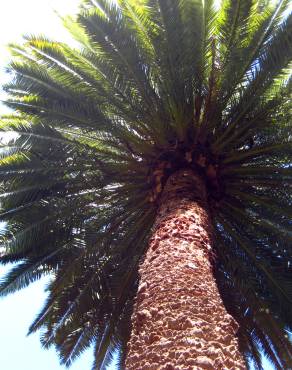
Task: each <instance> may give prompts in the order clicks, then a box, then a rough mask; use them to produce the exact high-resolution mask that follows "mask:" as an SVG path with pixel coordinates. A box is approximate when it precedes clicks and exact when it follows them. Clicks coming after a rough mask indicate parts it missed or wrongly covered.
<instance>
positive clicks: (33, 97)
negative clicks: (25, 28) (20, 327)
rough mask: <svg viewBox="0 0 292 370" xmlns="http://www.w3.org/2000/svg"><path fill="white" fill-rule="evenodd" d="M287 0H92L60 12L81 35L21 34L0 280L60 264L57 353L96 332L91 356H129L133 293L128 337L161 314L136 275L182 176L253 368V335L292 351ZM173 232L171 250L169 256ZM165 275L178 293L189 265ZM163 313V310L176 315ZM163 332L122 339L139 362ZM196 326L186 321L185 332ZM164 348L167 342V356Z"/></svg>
mask: <svg viewBox="0 0 292 370" xmlns="http://www.w3.org/2000/svg"><path fill="white" fill-rule="evenodd" d="M288 8H289V1H285V0H283V1H279V2H277V3H275V2H269V1H261V0H259V1H256V0H244V1H243V0H235V1H231V0H223V2H222V4H221V7H220V9H219V10H216V9H215V7H214V2H213V1H211V0H205V1H201V0H160V1H159V0H119V1H116V2H112V1H106V0H92V1H89V0H87V1H83V2H82V4H81V6H80V12H79V14H78V16H77V17H76V19H75V18H74V19H73V18H70V17H67V18H65V19H64V24H65V26H66V27H67V28H68V29H69V30H70V31H71V33H72V35H73V36H74V38H75V40H76V42H78V44H79V46H78V47H77V46H76V48H72V47H69V46H68V45H65V44H63V43H60V42H55V41H52V40H48V39H46V38H45V37H27V38H26V42H25V44H24V45H11V47H10V48H11V52H12V54H13V59H12V62H11V63H10V66H9V70H10V71H11V74H12V81H11V83H9V84H7V85H6V86H5V89H6V91H7V93H8V94H9V98H8V99H7V101H6V104H7V105H8V106H9V107H11V108H12V109H13V110H14V112H13V113H12V114H11V115H7V116H5V117H2V120H1V130H2V131H3V132H14V133H15V134H14V136H13V139H11V140H10V142H9V143H7V142H4V143H3V146H2V150H1V162H0V177H1V191H2V195H1V221H4V222H6V228H5V230H3V231H2V235H1V237H2V245H1V251H2V255H1V263H3V264H6V263H17V265H16V266H15V267H13V268H12V269H11V271H10V272H9V273H8V274H7V275H6V276H5V277H4V278H3V279H2V282H1V287H0V290H1V294H2V295H6V294H9V293H13V292H15V291H17V290H19V289H21V288H23V287H25V286H27V285H28V284H30V283H31V282H33V281H35V280H37V279H39V278H40V277H41V276H43V275H46V274H49V275H50V276H51V280H50V284H49V286H48V298H47V301H46V302H45V305H44V308H43V309H42V311H41V312H40V313H39V315H38V316H37V318H36V319H35V321H34V322H33V324H32V325H31V327H30V329H29V332H30V333H32V332H34V331H36V330H38V329H40V328H42V329H43V334H42V339H41V340H42V343H43V345H44V346H45V347H49V346H50V345H55V346H56V348H57V350H58V352H59V355H60V359H61V362H62V363H64V364H66V365H70V364H71V363H72V361H73V360H74V359H75V358H76V357H78V356H79V355H80V354H81V353H82V352H83V351H84V350H85V349H86V348H87V347H89V346H90V345H94V364H93V369H100V368H103V367H105V366H106V364H108V363H109V361H110V360H111V358H112V355H113V353H114V352H115V350H116V349H119V353H120V356H119V361H120V364H121V366H123V365H122V364H123V362H124V360H125V356H126V354H127V351H126V350H125V349H126V343H127V341H128V339H129V336H130V329H129V328H130V326H129V320H130V316H131V312H132V311H133V310H132V307H133V302H134V301H136V302H138V303H137V305H138V306H137V307H136V308H135V309H134V314H133V316H132V321H133V323H132V324H133V328H134V329H133V330H135V333H136V334H135V336H136V337H135V338H136V339H137V340H138V341H139V340H140V339H141V338H140V339H139V338H138V336H139V333H138V329H137V327H138V324H139V322H138V321H139V320H140V321H141V320H142V319H143V320H144V319H145V320H146V321H147V319H149V320H150V321H152V322H153V323H154V325H156V323H157V319H155V315H154V316H153V315H152V313H151V312H149V310H148V311H147V310H146V312H145V310H143V312H144V313H143V312H142V313H143V314H144V316H145V317H144V318H143V317H142V316H143V315H142V316H141V312H140V314H139V315H140V316H139V315H138V313H139V312H138V313H137V312H136V311H137V310H138V311H139V299H140V301H141V299H142V298H141V297H140V298H139V299H138V300H137V299H136V300H135V299H134V298H135V295H136V291H137V286H138V280H139V279H138V278H139V276H138V275H139V274H138V268H139V265H140V266H141V269H140V275H141V274H142V275H143V271H144V270H143V268H145V264H147V266H149V265H150V267H151V263H152V262H151V261H152V259H153V256H152V257H151V255H150V256H148V255H146V257H145V260H144V262H142V261H143V256H145V253H146V251H147V249H148V244H149V238H150V237H151V235H152V233H153V232H154V233H156V234H157V233H159V230H157V228H158V229H159V226H157V224H159V222H160V221H161V220H160V221H159V220H157V218H156V217H157V214H158V215H159V217H160V219H161V217H162V215H161V214H162V213H163V212H164V213H165V212H167V211H173V210H171V209H169V208H167V209H166V208H165V206H164V205H165V203H164V202H169V200H168V199H167V194H168V193H171V187H175V186H177V188H179V187H180V186H181V187H180V189H179V191H178V192H177V194H176V199H175V202H178V203H179V202H180V201H181V199H178V198H179V197H178V193H181V194H182V198H183V201H184V202H186V201H189V202H190V204H191V205H195V206H198V205H199V206H200V207H201V209H203V211H204V212H206V215H207V216H206V217H207V219H206V218H205V219H204V220H205V221H206V220H207V221H206V222H207V224H208V225H207V226H208V229H209V230H211V231H210V232H209V234H208V238H209V239H208V242H210V243H211V245H212V249H211V250H209V251H208V253H207V254H206V253H205V251H204V253H205V254H204V256H205V257H206V256H208V258H209V260H206V258H205V260H206V261H205V262H206V264H207V265H208V263H209V265H208V266H209V267H210V266H211V267H210V268H212V271H213V272H212V274H213V275H212V276H213V281H212V284H213V283H214V282H215V281H216V284H217V286H218V288H219V290H220V293H221V296H222V299H223V301H224V304H225V306H226V308H227V310H228V312H229V314H230V315H232V316H233V318H234V319H235V320H236V322H237V323H238V327H237V325H235V324H234V327H236V328H237V329H236V330H235V331H234V332H233V333H232V337H234V338H236V343H237V340H238V343H239V346H240V350H241V353H242V354H243V355H244V357H245V359H246V361H248V360H249V359H252V360H253V361H254V364H255V366H256V368H258V369H261V368H262V365H261V355H260V351H263V352H264V353H265V354H266V356H267V357H268V358H269V359H270V361H271V362H272V363H273V364H274V366H275V367H276V368H277V369H283V368H286V369H288V368H291V367H292V346H291V341H290V339H289V336H288V333H289V330H290V329H291V327H292V280H291V272H292V266H291V263H292V249H291V239H292V238H291V216H292V212H291V180H292V169H291V152H292V143H291V134H292V133H291V101H290V98H291V79H289V68H291V64H289V63H291V57H292V16H291V15H288V16H287V15H286V14H287V9H288ZM284 14H285V15H286V16H285V17H284V16H283V15H284ZM10 138H11V136H10ZM6 140H7V138H6ZM182 179H183V181H182ZM181 182H185V184H184V185H182V184H181ZM196 184H197V187H198V189H196V194H193V189H192V186H193V185H194V188H195V187H196V186H195V185H196ZM198 184H199V185H198ZM166 188H167V189H168V190H167V191H165V189H166ZM188 191H189V195H188V194H186V193H187V192H188ZM172 195H173V194H172ZM192 197H193V198H192ZM199 198H200V199H199ZM198 199H199V200H198ZM172 206H174V208H175V204H174V203H172ZM159 217H158V218H159ZM155 220H156V223H155ZM186 222H189V223H192V218H191V217H190V218H189V219H188V220H187V221H186ZM211 223H212V226H211V225H210V224H211ZM201 226H202V225H201ZM153 230H154V231H153ZM197 230H198V229H197ZM170 233H171V232H170ZM193 233H194V234H193V235H191V240H197V239H198V238H196V236H197V235H196V231H194V232H193ZM156 234H155V235H154V237H152V238H151V239H150V245H151V248H150V249H151V250H152V249H154V248H153V245H152V244H153V243H154V241H153V240H154V239H155V240H156V241H155V243H156V242H157V237H156V236H157V235H156ZM178 234H179V233H178ZM153 238H154V239H153ZM199 239H200V238H199ZM175 240H176V241H177V244H179V243H181V238H180V237H179V236H178V239H175ZM205 240H206V235H205ZM187 242H188V241H187ZM161 243H162V244H161V245H162V246H163V245H164V244H163V242H161ZM189 243H192V241H190V242H189ZM210 243H209V244H210ZM207 244H208V243H207ZM209 244H208V247H210V245H209ZM172 247H173V248H170V249H168V251H167V252H168V253H162V254H160V257H159V258H162V260H160V261H162V262H161V264H162V265H163V263H164V262H165V260H167V258H170V259H171V258H172V257H171V251H172V250H173V251H176V250H177V248H175V247H176V245H175V243H174V244H173V245H172ZM161 248H162V247H161ZM163 248H164V247H163ZM204 248H205V249H206V243H205V244H204ZM176 252H177V251H176ZM173 253H174V252H173ZM163 256H164V260H163ZM171 261H172V262H173V259H171ZM180 262H181V261H180ZM195 264H196V263H194V264H193V265H192V264H189V269H188V276H192V273H191V271H194V272H193V275H195V271H196V268H198V266H195ZM153 266H155V268H157V269H159V266H158V264H157V263H156V264H155V261H153ZM209 267H208V269H209V270H208V269H207V270H208V271H209V272H210V268H209ZM169 268H170V267H169ZM207 270H206V269H205V270H200V271H202V274H203V273H205V272H206V271H207ZM151 271H152V273H151V274H150V275H151V276H150V278H152V277H155V269H152V270H151ZM159 271H160V273H161V270H159ZM209 272H208V273H209ZM206 273H207V272H206ZM170 275H171V274H170ZM170 275H168V277H167V279H163V276H162V277H161V276H160V280H159V282H158V283H157V284H156V286H158V288H157V289H158V290H157V291H156V293H157V292H158V293H159V292H161V291H165V290H166V294H169V296H171V300H173V299H174V296H177V297H178V299H180V297H179V296H180V293H179V291H176V292H171V286H172V285H173V280H175V279H176V278H177V276H178V275H175V276H170ZM173 275H174V274H173ZM147 276H149V271H148V275H147ZM169 276H170V277H169ZM203 277H204V276H203ZM144 278H145V277H144ZM207 278H208V279H209V278H210V276H208V277H206V279H207ZM141 279H142V280H141V281H143V276H141ZM169 279H170V280H171V279H172V283H171V284H170V288H169V286H168V288H167V289H170V290H169V291H168V290H167V289H165V287H164V286H165V285H164V284H165V282H164V280H166V281H168V280H169ZM208 279H207V280H208ZM215 279H216V280H215ZM144 280H145V279H144ZM197 285H198V287H197V288H196V289H197V290H196V289H193V291H192V295H193V299H194V300H195V299H196V296H197V293H198V291H199V290H200V284H197ZM145 286H147V281H146V282H145V281H143V282H142V283H140V287H139V292H140V293H141V291H142V293H143V291H144V293H143V294H144V296H145V289H146V288H145ZM173 287H174V288H175V289H177V286H175V285H173ZM216 289H217V288H216ZM140 293H139V294H140ZM173 293H174V294H173ZM143 294H142V295H143ZM140 295H141V294H140ZM156 296H157V295H155V294H153V295H152V296H150V301H151V298H152V299H153V302H154V301H155V297H156ZM147 299H148V301H149V294H148V298H147ZM195 302H198V301H195ZM202 302H203V303H202ZM202 302H201V305H202V307H200V309H202V310H203V311H204V310H205V309H206V310H207V311H206V312H207V313H208V315H209V317H212V315H213V314H212V312H210V309H209V308H208V302H206V301H202ZM218 302H219V301H218ZM154 303H155V302H154ZM156 303H157V302H156ZM173 303H174V304H175V302H173ZM186 305H187V306H192V297H190V296H189V297H187V299H186ZM213 308H214V307H213ZM213 308H212V309H213ZM220 309H221V308H220ZM208 310H209V311H208ZM135 312H136V313H135ZM149 315H150V318H149V317H148V316H149ZM162 316H163V315H162ZM214 316H216V315H214ZM205 318H206V317H205ZM168 319H169V318H168V317H167V315H165V316H164V317H162V318H161V315H160V319H159V320H160V321H161V320H162V325H163V324H165V326H166V327H167V326H169V322H168V321H167V320H168ZM186 319H187V318H186V317H185V318H184V320H185V321H186ZM149 320H148V322H149ZM163 320H164V321H163ZM222 320H223V318H222ZM140 324H141V323H140ZM140 324H139V325H140ZM205 324H206V320H205ZM223 324H224V323H223ZM147 325H148V324H147ZM147 325H146V326H145V325H144V327H143V330H144V334H145V330H146V334H147ZM140 329H141V328H140ZM141 330H142V329H141ZM204 330H205V329H204ZM206 330H207V331H208V328H206ZM220 330H221V329H220ZM197 332H198V333H199V332H200V330H198V329H197ZM214 333H215V331H214ZM200 335H202V333H201V334H200ZM198 336H199V334H198ZM154 337H155V336H154ZM198 338H199V337H198ZM211 339H212V338H211ZM148 340H150V339H149V336H148ZM155 340H156V342H155ZM132 342H133V339H132ZM153 342H155V343H157V338H152V340H151V341H150V342H149V343H148V344H147V343H146V342H145V343H146V344H145V343H144V347H143V345H141V348H140V352H141V353H140V355H139V353H134V354H133V353H132V354H131V348H133V343H132V344H131V345H130V346H129V348H130V350H129V356H130V358H132V360H128V361H129V362H128V363H129V365H128V366H129V368H130V366H132V365H130V362H131V361H132V363H135V361H134V357H135V356H136V358H137V356H138V359H139V358H140V361H142V360H143V356H144V355H145V353H146V351H145V350H146V347H145V345H147V347H148V348H150V347H151V346H152V343H153ZM158 342H159V340H158ZM199 342H200V338H199ZM139 343H140V342H139ZM155 343H154V344H155ZM195 343H196V335H195V334H193V338H192V340H189V342H188V345H189V347H192V346H195ZM202 343H203V341H202V340H201V342H200V345H202ZM160 344H162V343H160ZM208 345H209V344H208V343H207V346H208ZM203 347H204V346H203ZM233 347H234V346H233ZM161 348H162V347H161ZM216 350H217V352H216V353H219V354H220V350H221V349H220V348H217V349H216ZM211 352H212V351H211ZM165 353H167V350H166V349H163V348H162V349H161V351H160V352H159V353H157V355H158V356H156V357H158V359H157V361H158V363H157V364H158V365H159V361H160V359H163V361H164V360H165V359H164V355H165ZM172 354H173V352H172V353H168V355H172ZM213 354H214V352H213ZM221 354H222V353H221ZM175 355H176V354H175ZM222 355H223V357H224V353H223V354H222ZM139 356H140V357H139ZM204 356H205V357H204ZM206 356H207V352H206V348H202V356H199V357H200V361H201V362H198V363H197V366H199V368H200V366H201V367H202V368H204V366H205V367H206V366H207V367H208V366H212V365H210V364H212V362H210V361H211V360H212V358H211V359H207V360H208V361H209V362H208V361H207V362H206ZM202 357H203V360H204V361H205V362H204V361H202ZM227 357H228V356H227ZM189 359H190V360H195V361H196V360H198V358H189ZM189 359H184V361H188V360H189ZM228 361H230V358H229V359H228ZM170 362H171V360H170ZM136 363H137V362H136ZM162 363H164V362H162ZM195 363H196V362H195ZM200 363H201V365H200ZM140 364H142V362H140ZM184 364H185V365H184V366H185V367H183V368H184V369H185V368H187V366H186V362H184ZM213 364H215V363H213ZM158 365H157V366H156V365H153V364H152V365H151V366H152V367H149V368H158ZM233 365H234V364H233ZM233 365H232V364H231V365H230V364H229V363H227V362H226V364H224V365H223V367H224V368H229V367H230V368H231V367H232V366H233ZM133 366H134V368H135V366H136V368H142V365H141V366H140V367H139V365H133ZM143 366H144V365H143ZM145 366H146V365H145ZM153 366H154V367H153ZM155 366H156V367H155ZM159 366H160V365H159ZM165 366H166V367H165V368H169V369H171V368H172V367H171V366H172V365H171V363H170V364H168V365H167V364H166V365H165ZM167 366H168V367H167ZM177 366H178V367H177V368H180V367H179V366H181V365H179V364H177ZM188 366H189V365H188ZM213 366H214V367H215V368H216V366H217V368H220V366H221V365H220V364H219V363H217V365H216V364H215V365H213ZM240 366H241V365H240ZM143 368H144V367H143ZM145 368H147V366H146V367H145ZM190 368H192V367H191V365H190Z"/></svg>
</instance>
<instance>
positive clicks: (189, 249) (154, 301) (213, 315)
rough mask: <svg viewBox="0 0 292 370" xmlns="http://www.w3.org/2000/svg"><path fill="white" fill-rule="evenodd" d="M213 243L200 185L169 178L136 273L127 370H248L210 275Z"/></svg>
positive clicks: (179, 176) (182, 175)
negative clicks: (145, 251) (151, 234)
mask: <svg viewBox="0 0 292 370" xmlns="http://www.w3.org/2000/svg"><path fill="white" fill-rule="evenodd" d="M211 239H212V228H211V223H210V218H209V214H208V211H207V201H206V190H205V184H204V182H203V180H202V179H201V178H200V177H199V176H197V175H195V174H194V173H193V172H191V171H188V170H185V171H179V172H177V173H175V174H173V175H172V176H171V177H170V178H169V179H168V181H167V183H166V186H165V188H164V190H163V194H162V197H161V201H160V207H159V211H158V215H157V219H156V223H155V226H154V232H153V236H152V238H151V240H150V245H149V249H148V251H147V254H146V257H145V260H144V261H143V263H142V264H141V266H140V269H139V273H140V277H141V279H140V283H139V289H138V293H137V299H136V303H135V307H134V312H133V315H132V325H133V327H132V334H131V338H130V341H129V344H128V355H127V359H126V369H135V370H146V369H147V370H150V369H153V370H157V369H165V370H167V369H168V370H171V369H183V370H187V369H192V370H194V369H245V368H246V367H245V362H244V360H243V357H242V356H241V354H240V352H239V349H238V341H237V338H236V331H237V329H238V324H237V323H236V321H235V320H234V319H233V317H231V316H230V315H229V314H228V313H227V311H226V309H225V307H224V305H223V302H222V299H221V297H220V294H219V292H218V288H217V286H216V281H215V278H214V275H213V268H212V262H211V259H212V251H211Z"/></svg>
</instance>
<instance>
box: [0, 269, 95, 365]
mask: <svg viewBox="0 0 292 370" xmlns="http://www.w3.org/2000/svg"><path fill="white" fill-rule="evenodd" d="M5 270H7V268H5V267H0V276H3V273H4V272H5ZM46 281H47V279H43V280H41V281H38V282H36V283H34V284H31V285H30V286H29V287H28V288H26V289H23V290H21V291H20V292H17V293H15V294H13V295H10V296H8V297H5V298H0V333H1V334H0V359H1V360H0V368H1V369H3V370H40V369H42V370H59V369H60V370H61V369H65V367H64V366H61V365H59V361H58V357H57V354H56V352H55V350H54V348H52V349H50V350H44V349H42V348H41V344H40V341H39V338H40V333H36V334H32V335H30V336H28V337H27V336H26V334H27V330H28V327H29V324H30V323H31V322H32V320H33V318H34V317H35V316H36V314H37V313H38V312H39V310H40V309H41V307H42V305H43V303H44V301H45V298H46V294H45V293H44V287H45V285H46ZM92 360H93V356H92V352H91V351H90V350H89V351H87V353H84V354H83V356H81V357H80V359H78V360H77V361H76V362H75V363H74V364H73V365H72V367H71V368H70V369H71V370H87V369H88V370H89V369H90V367H91V364H92Z"/></svg>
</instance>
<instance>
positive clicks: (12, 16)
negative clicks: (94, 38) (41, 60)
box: [0, 0, 93, 370]
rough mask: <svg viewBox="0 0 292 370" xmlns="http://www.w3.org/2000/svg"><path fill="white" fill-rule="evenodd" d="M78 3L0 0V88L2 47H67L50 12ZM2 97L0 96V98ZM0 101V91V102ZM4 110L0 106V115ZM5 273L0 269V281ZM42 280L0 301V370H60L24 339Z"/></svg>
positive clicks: (34, 341)
mask: <svg viewBox="0 0 292 370" xmlns="http://www.w3.org/2000/svg"><path fill="white" fill-rule="evenodd" d="M78 3H79V0H25V1H24V0H9V1H8V0H0V56H1V57H0V85H2V84H3V83H5V82H6V81H7V76H6V75H5V73H4V69H5V66H6V65H7V63H8V60H9V53H8V51H7V49H6V45H7V44H8V43H9V42H18V41H20V40H21V35H23V34H37V33H42V34H46V35H47V36H49V37H51V38H54V39H56V40H59V41H65V42H68V43H70V42H71V41H70V36H69V34H68V33H67V32H66V31H65V30H64V28H63V27H62V24H61V21H60V20H59V18H58V17H57V16H56V14H55V12H54V10H56V11H57V12H58V13H60V14H62V15H63V14H67V13H69V14H72V13H74V12H76V10H77V5H78ZM1 95H2V96H1ZM2 97H3V94H1V91H0V98H2ZM4 112H6V109H5V108H4V107H3V106H1V105H0V114H1V113H4ZM5 271H7V268H6V267H1V266H0V278H1V276H3V273H4V272H5ZM45 285H46V279H44V280H42V281H38V282H36V283H34V284H32V285H31V286H30V287H28V288H26V289H24V290H22V291H20V292H18V293H16V294H14V295H11V296H8V297H5V298H0V368H1V369H2V370H40V369H42V370H61V369H65V367H64V366H61V365H59V361H58V357H57V354H56V352H55V350H54V349H53V348H52V349H50V350H44V349H42V348H41V345H40V341H39V337H40V333H36V334H34V335H31V336H29V337H27V336H26V334H27V330H28V327H29V325H30V323H31V322H32V320H33V318H34V317H35V316H36V315H37V313H38V312H39V310H40V308H41V307H42V305H43V303H44V300H45V297H46V295H45V293H44V288H45ZM92 360H93V358H92V353H91V351H88V352H87V353H85V354H84V355H83V356H82V357H81V358H80V359H78V360H77V361H76V362H75V363H74V365H73V366H72V367H71V370H87V369H88V370H89V369H90V367H91V364H92Z"/></svg>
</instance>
